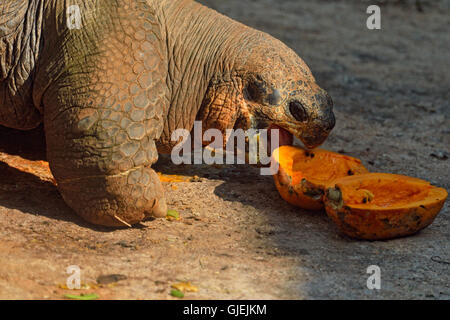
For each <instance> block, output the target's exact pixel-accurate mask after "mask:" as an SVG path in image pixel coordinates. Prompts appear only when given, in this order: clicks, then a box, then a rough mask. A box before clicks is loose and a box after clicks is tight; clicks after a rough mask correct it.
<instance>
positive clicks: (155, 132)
mask: <svg viewBox="0 0 450 320" xmlns="http://www.w3.org/2000/svg"><path fill="white" fill-rule="evenodd" d="M81 5H82V3H81V2H80V6H81ZM98 5H99V6H105V7H99V8H95V10H92V11H88V10H89V9H93V8H85V11H84V12H85V14H87V12H88V13H89V14H90V15H92V21H91V20H88V18H86V20H84V21H83V28H82V29H81V30H70V31H64V33H63V35H62V36H61V35H58V36H56V37H57V40H55V41H54V42H53V44H52V45H51V46H52V47H53V48H62V49H61V52H62V54H63V55H64V56H63V57H59V59H58V61H57V62H52V63H53V64H52V63H49V65H50V67H49V69H48V70H49V73H50V74H57V76H56V77H54V80H53V81H51V85H50V86H49V88H48V89H47V90H46V92H45V94H44V95H43V103H44V110H45V115H44V123H45V130H46V139H47V148H48V149H47V153H48V159H49V162H50V166H51V170H52V172H53V174H54V176H55V178H56V180H57V183H58V189H59V191H60V192H61V194H62V196H63V198H64V199H65V201H66V202H67V204H68V205H69V206H70V207H72V208H73V209H74V210H75V211H76V212H77V213H78V214H79V215H80V216H82V217H83V218H84V219H86V220H87V221H89V222H92V223H95V224H100V225H105V226H129V225H132V224H135V223H138V222H139V221H141V220H142V219H144V218H145V217H147V216H150V215H154V216H163V215H165V214H166V204H165V198H164V192H163V188H162V185H161V183H160V181H159V178H158V176H157V174H156V173H155V172H154V170H152V169H151V165H152V164H153V163H155V162H156V160H157V158H158V153H157V150H156V146H155V141H156V140H157V139H158V138H159V136H160V135H161V132H162V130H163V117H164V112H165V111H164V110H167V106H166V104H167V103H168V102H167V95H166V91H167V88H166V84H165V81H166V73H167V67H166V61H165V59H164V58H163V56H164V55H163V54H162V52H163V50H164V49H163V48H162V41H160V38H161V34H160V31H159V25H158V24H157V22H156V20H155V17H154V11H152V9H151V8H149V6H148V5H147V4H146V1H132V0H126V1H125V0H124V1H119V2H118V4H117V7H114V6H116V4H114V6H113V5H112V4H110V3H109V2H106V1H104V2H100V4H98ZM108 6H110V7H108ZM61 28H62V27H61ZM48 32H50V31H48ZM55 32H56V33H58V32H59V31H58V27H55ZM47 52H51V51H49V49H48V48H47Z"/></svg>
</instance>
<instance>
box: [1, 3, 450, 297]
mask: <svg viewBox="0 0 450 320" xmlns="http://www.w3.org/2000/svg"><path fill="white" fill-rule="evenodd" d="M201 2H202V3H204V4H206V5H208V6H210V7H212V8H214V9H216V10H218V11H220V12H222V13H225V14H227V15H229V16H231V17H233V18H235V19H237V20H239V21H242V22H244V23H246V24H248V25H250V26H253V27H256V28H259V29H262V30H264V31H266V32H268V33H270V34H272V35H274V36H275V37H278V38H280V39H281V40H283V41H285V42H286V43H287V44H288V45H289V46H291V47H292V48H294V49H295V50H296V51H297V52H298V53H299V54H300V56H301V57H303V58H304V60H305V61H306V62H307V64H308V65H309V66H310V68H311V69H312V71H313V73H314V74H315V76H316V78H317V80H318V82H319V84H320V85H321V86H322V87H323V88H325V89H326V90H328V92H329V93H330V94H331V96H332V97H333V99H334V101H335V105H336V107H335V110H336V116H337V125H336V128H335V129H334V131H333V133H332V135H331V136H330V138H329V139H328V141H327V142H326V144H325V147H326V148H329V149H331V150H335V151H340V152H343V153H346V154H349V155H353V156H356V157H359V158H361V159H362V161H363V162H364V164H365V165H367V167H368V168H369V170H371V171H383V172H394V173H400V174H406V175H411V176H416V177H419V178H423V179H427V180H429V181H431V182H432V183H433V184H435V185H438V186H441V187H444V188H446V189H447V190H449V189H450V161H449V160H448V157H449V156H450V149H449V145H450V106H449V98H450V97H449V88H450V79H449V70H450V47H449V46H450V38H449V37H450V34H449V32H448V26H449V17H450V15H449V13H450V11H449V7H450V6H449V1H429V2H424V4H423V5H422V6H421V7H420V8H418V7H417V6H416V5H415V4H414V2H413V1H412V2H408V1H404V3H403V4H392V2H393V1H387V4H385V5H383V6H382V7H381V8H382V30H373V31H372V30H368V29H367V28H366V19H367V16H368V15H367V14H366V8H367V6H368V4H369V3H368V2H362V1H330V0H327V1H323V0H321V1H318V0H310V1H306V0H304V1H298V0H295V1H294V0H291V1H288V0H283V1H279V0H277V1H274V0H259V1H256V0H255V1H245V2H242V1H238V0H227V1H223V0H203V1H201ZM384 2H385V3H386V1H384ZM374 3H376V1H374ZM430 3H431V4H430ZM43 159H45V154H44V145H43V136H42V131H41V130H34V131H32V132H27V133H22V132H17V131H14V130H8V129H4V128H3V129H0V298H2V299H17V298H24V299H59V298H62V297H63V295H64V294H66V293H73V292H72V291H70V290H68V289H66V288H65V287H64V284H65V283H66V278H67V277H68V274H66V268H67V267H68V266H70V265H78V266H79V267H80V268H81V277H82V284H83V287H84V289H82V290H80V291H76V292H75V293H77V294H78V293H80V292H83V293H91V292H95V293H97V294H98V295H99V296H100V298H101V299H122V298H123V299H176V298H173V297H171V296H170V295H169V292H170V286H171V284H173V283H175V282H179V281H190V282H191V283H192V284H193V285H195V286H196V287H197V288H198V292H190V293H186V296H185V299H328V298H331V299H355V298H361V299H450V267H449V263H450V255H449V252H450V233H449V227H450V210H449V201H447V203H446V204H445V206H444V209H443V210H442V212H441V213H440V215H439V216H438V217H437V218H436V220H435V222H434V223H433V224H432V225H431V226H430V227H428V228H427V229H425V230H423V231H422V232H420V233H419V234H417V235H414V236H412V237H407V238H402V239H396V240H391V241H378V242H368V241H356V240H352V239H349V238H347V237H345V236H343V235H341V234H339V232H338V230H337V228H336V227H335V226H334V225H333V224H332V222H331V221H330V220H329V219H328V218H327V217H326V215H325V213H324V212H317V213H313V212H307V211H303V210H300V209H298V208H295V207H292V206H290V205H288V204H287V203H285V202H284V201H283V200H282V199H281V198H280V197H279V195H278V193H277V191H276V189H275V187H274V184H273V181H272V178H271V177H263V176H260V175H259V171H258V170H257V169H256V168H251V167H247V166H223V167H219V166H216V167H206V166H181V167H175V166H173V165H171V164H170V163H169V162H168V161H167V160H164V159H160V161H159V163H158V171H160V172H162V173H164V174H182V175H185V176H187V177H188V178H189V177H193V176H198V177H199V178H198V179H194V180H195V181H196V182H165V183H164V184H165V187H166V190H167V194H168V204H169V207H170V208H172V209H176V210H178V211H179V212H180V213H181V216H182V219H181V220H180V221H167V220H165V219H159V220H151V221H145V222H144V223H142V224H140V225H138V226H136V227H134V228H130V229H107V228H101V227H95V226H92V225H89V224H87V223H85V222H83V221H82V220H81V219H80V218H78V217H77V216H75V214H74V213H73V212H72V211H71V210H70V209H69V208H68V207H67V206H66V205H65V203H64V202H63V200H62V198H61V196H60V195H59V194H58V191H57V189H56V187H55V186H54V184H53V183H52V177H51V175H50V174H49V173H48V169H47V166H46V163H45V162H43V161H40V160H43ZM180 180H183V179H180ZM370 265H378V266H379V267H380V268H381V289H380V290H373V291H372V290H368V289H367V287H366V281H367V278H368V277H369V274H367V273H366V270H367V267H368V266H370ZM111 274H118V275H122V276H121V277H119V278H120V279H122V280H120V281H118V282H114V281H113V283H109V284H107V283H105V282H108V281H104V280H103V281H102V280H101V279H99V282H100V284H99V283H97V279H98V277H99V276H101V275H111ZM111 278H113V280H114V277H111ZM116 280H117V278H116Z"/></svg>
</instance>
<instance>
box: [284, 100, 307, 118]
mask: <svg viewBox="0 0 450 320" xmlns="http://www.w3.org/2000/svg"><path fill="white" fill-rule="evenodd" d="M289 112H290V113H291V115H292V116H293V117H294V118H295V120H297V121H300V122H304V121H306V120H308V113H307V112H306V109H305V107H304V106H303V105H302V104H301V103H300V102H299V101H296V100H295V101H291V103H289Z"/></svg>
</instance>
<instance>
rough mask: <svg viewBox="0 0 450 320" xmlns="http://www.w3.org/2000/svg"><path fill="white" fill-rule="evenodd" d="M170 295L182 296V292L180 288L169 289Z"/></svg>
mask: <svg viewBox="0 0 450 320" xmlns="http://www.w3.org/2000/svg"><path fill="white" fill-rule="evenodd" d="M170 295H171V296H172V297H177V298H184V293H183V292H181V291H180V290H176V289H173V290H171V291H170Z"/></svg>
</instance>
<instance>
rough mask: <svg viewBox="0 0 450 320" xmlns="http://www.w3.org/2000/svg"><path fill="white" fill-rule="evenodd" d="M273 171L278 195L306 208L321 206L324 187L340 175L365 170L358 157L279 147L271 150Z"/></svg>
mask: <svg viewBox="0 0 450 320" xmlns="http://www.w3.org/2000/svg"><path fill="white" fill-rule="evenodd" d="M272 157H273V160H274V161H276V162H277V163H278V165H279V167H278V171H277V173H275V174H274V180H275V185H276V187H277V189H278V192H279V193H280V195H281V197H282V198H283V199H284V200H286V201H287V202H289V203H290V204H292V205H295V206H299V207H301V208H304V209H308V210H321V209H323V207H324V205H323V195H324V190H325V186H326V185H327V184H328V183H329V182H331V181H333V180H335V179H337V178H340V177H346V176H352V175H357V174H362V173H367V172H368V170H367V169H366V168H365V167H364V166H363V165H362V163H361V161H360V160H359V159H356V158H353V157H349V156H346V155H342V154H339V153H335V152H332V151H327V150H323V149H315V150H305V149H302V148H299V147H294V146H282V147H280V148H278V149H276V150H275V151H274V152H273V155H272Z"/></svg>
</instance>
